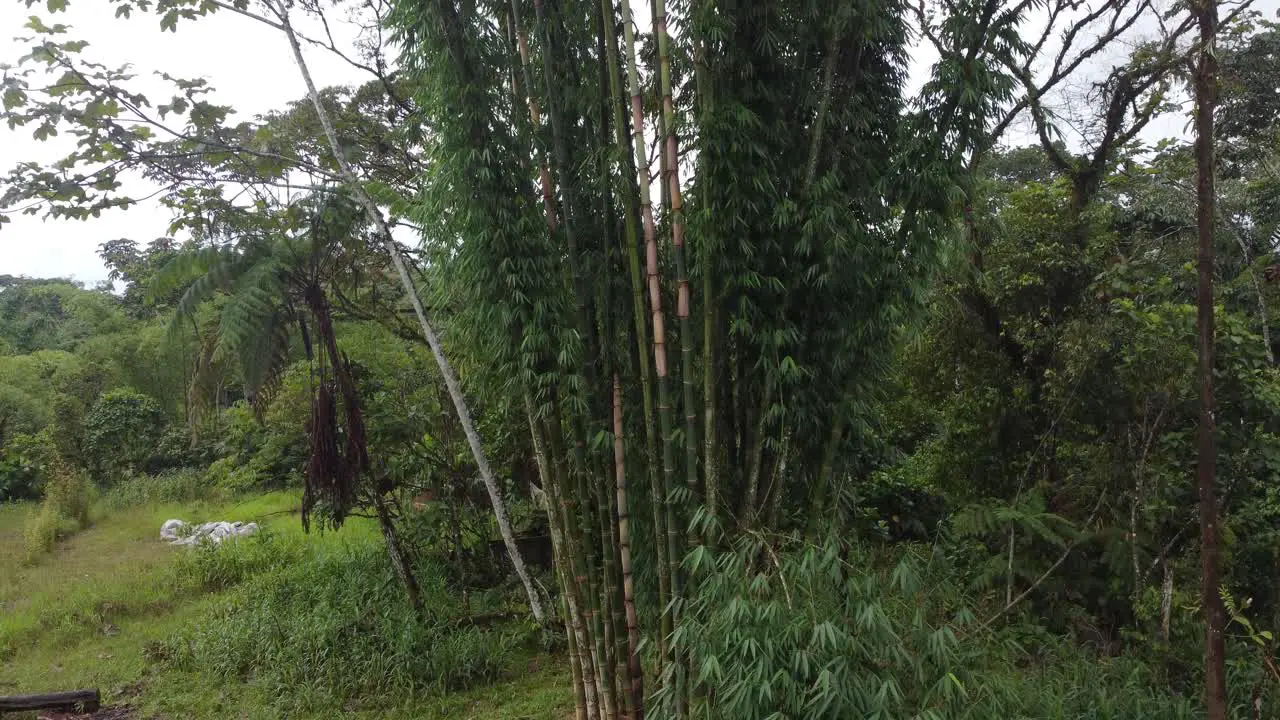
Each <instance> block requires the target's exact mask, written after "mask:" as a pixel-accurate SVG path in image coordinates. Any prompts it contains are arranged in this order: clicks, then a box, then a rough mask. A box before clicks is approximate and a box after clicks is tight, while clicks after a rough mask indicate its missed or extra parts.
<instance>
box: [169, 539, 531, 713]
mask: <svg viewBox="0 0 1280 720" xmlns="http://www.w3.org/2000/svg"><path fill="white" fill-rule="evenodd" d="M416 569H417V572H418V577H419V580H420V583H421V585H422V594H423V600H424V605H425V607H426V608H427V610H426V617H424V618H421V619H419V618H418V617H416V616H415V614H414V613H413V611H412V610H411V609H410V607H409V605H408V602H407V601H406V599H405V596H404V591H403V589H402V587H401V586H400V584H399V583H398V581H397V579H396V577H395V575H394V573H393V572H392V570H391V567H390V563H389V562H388V561H387V558H386V555H385V553H384V551H383V549H382V548H381V547H380V546H379V545H378V544H376V543H370V542H360V543H356V542H340V543H327V544H324V545H317V544H314V543H309V542H308V539H307V538H301V537H297V536H294V537H287V536H280V535H276V534H272V533H263V534H261V535H259V536H255V537H252V538H246V539H243V540H240V541H238V542H236V543H234V544H230V545H223V546H211V547H203V548H197V549H195V550H194V551H193V552H190V553H188V554H186V555H185V556H183V557H182V558H181V560H180V561H179V563H178V567H177V572H178V576H179V578H181V581H182V582H184V583H186V584H188V585H189V586H190V587H192V588H201V589H204V590H206V591H217V590H225V589H228V588H234V592H231V593H229V594H227V595H226V597H225V601H224V602H222V603H220V604H219V605H218V606H217V607H216V609H215V610H214V611H213V612H212V613H211V614H210V615H209V616H207V617H206V618H205V619H204V620H202V621H201V622H200V623H198V624H196V625H195V626H194V627H191V628H189V629H187V630H184V631H182V632H179V633H177V634H175V635H174V636H172V637H171V638H169V640H168V641H166V642H164V643H161V644H159V645H157V646H155V647H153V648H152V649H151V654H152V655H153V657H154V658H155V659H156V660H157V661H159V662H160V663H161V664H162V665H163V666H164V667H166V668H167V669H171V670H175V671H180V672H199V673H201V674H202V675H206V676H212V677H216V678H219V679H221V680H223V681H225V682H234V683H241V682H247V683H250V684H252V685H253V686H254V687H255V689H257V690H260V691H264V692H265V694H266V695H267V696H269V697H273V698H275V699H276V700H275V701H276V703H277V704H278V706H279V707H278V709H279V710H280V711H281V712H282V713H284V714H288V713H291V712H317V711H321V710H324V709H336V708H349V707H350V706H351V705H352V704H353V703H355V704H359V705H367V704H371V703H372V704H378V703H383V702H385V703H391V702H394V701H396V700H397V699H403V698H405V697H411V696H414V695H420V694H426V693H437V692H445V691H454V690H460V689H464V688H470V687H473V686H476V685H479V684H482V683H487V682H491V681H493V680H495V679H497V678H498V677H499V676H500V675H502V674H503V672H504V671H505V670H506V669H507V668H508V667H509V666H511V664H512V661H513V660H514V659H515V657H516V651H517V650H518V649H520V648H521V647H524V646H526V645H528V644H529V643H530V642H531V641H532V640H533V639H535V638H536V633H535V632H533V631H532V629H531V628H528V627H526V626H524V625H522V624H519V623H516V624H511V623H506V624H503V623H498V624H494V625H491V626H489V627H479V626H476V625H473V624H471V623H469V622H467V621H465V620H464V617H465V615H466V611H465V609H464V607H463V606H462V604H461V602H460V601H459V599H458V594H457V593H455V592H454V591H453V590H452V589H451V588H449V587H448V586H447V585H446V584H445V581H444V574H443V573H442V572H441V571H440V568H438V567H437V566H436V565H435V563H433V562H431V561H430V560H426V561H422V562H419V564H418V566H417V568H416ZM471 600H472V603H473V605H475V606H476V609H482V608H483V605H476V603H477V602H479V603H483V602H484V599H483V598H480V599H479V601H477V598H476V597H474V596H473V597H472V599H471Z"/></svg>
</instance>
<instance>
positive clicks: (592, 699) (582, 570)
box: [544, 398, 601, 720]
mask: <svg viewBox="0 0 1280 720" xmlns="http://www.w3.org/2000/svg"><path fill="white" fill-rule="evenodd" d="M551 407H552V417H551V418H549V419H548V420H547V422H546V426H547V427H546V430H545V431H544V432H545V435H546V437H547V438H548V439H549V441H550V442H549V445H550V448H549V449H550V451H551V452H550V455H551V458H552V467H553V469H554V473H553V475H552V477H554V478H555V483H554V484H553V485H552V487H553V488H555V493H556V497H557V499H558V500H559V503H560V511H561V513H562V514H563V517H564V521H565V540H566V542H565V545H566V549H567V550H569V554H570V560H571V562H572V563H573V574H574V577H573V580H574V581H573V582H572V583H569V584H568V585H567V587H566V589H567V590H569V600H570V604H571V607H570V612H571V614H574V616H575V617H578V618H579V621H578V622H577V623H576V624H575V627H574V633H575V635H576V637H577V642H578V651H579V654H580V655H582V656H583V659H582V662H581V666H582V686H583V691H584V694H585V702H586V706H587V718H588V720H598V719H599V717H600V710H601V706H600V696H599V693H598V685H597V678H596V671H595V669H596V667H597V666H598V660H597V658H598V653H596V652H595V650H593V649H592V648H594V647H595V642H594V641H593V640H592V636H594V637H595V638H598V637H599V631H598V629H597V624H596V611H597V610H596V605H595V598H594V594H593V592H592V588H591V581H590V574H589V572H590V571H589V564H588V562H587V558H586V553H585V552H584V551H583V548H584V546H587V541H586V538H585V536H584V534H583V532H582V530H581V528H580V527H579V523H578V510H577V508H578V500H577V498H576V497H575V496H576V493H575V492H573V490H572V488H570V486H569V474H570V472H569V470H568V469H567V468H566V467H565V451H564V443H563V442H562V441H561V440H560V438H561V433H562V432H563V431H562V429H561V425H562V423H561V420H560V410H559V401H558V400H556V399H554V398H553V399H552V403H551ZM574 603H576V604H577V609H576V610H575V609H574V608H573V604H574ZM584 621H585V622H584ZM587 653H591V655H590V656H588V655H587Z"/></svg>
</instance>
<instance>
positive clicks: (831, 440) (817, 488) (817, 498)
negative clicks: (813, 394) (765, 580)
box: [808, 414, 844, 541]
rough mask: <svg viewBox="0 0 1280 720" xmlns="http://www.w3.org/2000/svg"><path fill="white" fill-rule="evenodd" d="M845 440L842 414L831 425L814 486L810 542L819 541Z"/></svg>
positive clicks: (811, 504)
mask: <svg viewBox="0 0 1280 720" xmlns="http://www.w3.org/2000/svg"><path fill="white" fill-rule="evenodd" d="M843 438H844V415H843V414H841V415H840V416H839V417H838V418H837V419H836V421H835V422H833V423H831V435H830V436H829V437H828V438H827V444H826V447H824V448H823V449H822V465H821V467H819V468H818V477H817V480H816V481H815V482H814V484H813V499H812V501H811V502H810V504H809V530H808V535H809V539H810V540H815V541H816V540H817V538H818V531H819V529H820V528H821V526H822V520H823V518H824V517H825V516H826V513H827V493H828V492H829V489H830V487H831V472H832V466H833V465H834V464H835V458H836V451H837V450H838V449H839V448H840V441H841V440H842V439H843Z"/></svg>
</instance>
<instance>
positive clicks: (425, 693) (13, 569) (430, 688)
mask: <svg viewBox="0 0 1280 720" xmlns="http://www.w3.org/2000/svg"><path fill="white" fill-rule="evenodd" d="M296 505H297V497H296V495H294V494H286V493H275V494H270V495H264V496H258V497H254V498H251V499H248V500H240V501H230V502H222V503H216V502H187V503H165V504H154V505H145V506H141V507H130V508H126V509H115V510H110V511H100V512H99V513H96V514H95V516H94V519H93V524H92V525H91V526H90V527H89V528H88V529H86V530H84V531H82V532H80V533H78V534H76V535H74V536H72V537H70V538H68V539H66V540H64V541H62V542H60V543H58V545H57V546H56V547H55V548H54V550H53V552H52V553H50V554H48V555H46V556H44V557H42V558H40V559H39V561H38V562H36V563H35V564H27V563H26V561H25V554H24V552H23V547H22V524H23V521H24V520H25V518H26V514H27V512H29V510H30V509H31V507H32V506H30V505H28V506H20V505H8V506H0V694H5V695H8V694H22V693H34V692H47V691H52V690H65V689H72V688H82V687H97V688H99V689H100V690H101V691H102V694H103V698H104V701H105V702H106V703H108V704H117V705H118V704H127V705H129V706H131V707H133V708H135V709H136V710H137V712H138V714H139V716H140V717H193V718H203V717H208V718H222V717H243V718H258V717H261V718H277V717H282V716H284V715H282V708H284V707H285V706H287V707H288V711H287V712H285V713H284V714H287V716H289V717H304V718H305V717H315V718H321V717H332V716H333V715H334V714H335V712H343V713H344V714H347V713H353V714H354V716H356V717H369V718H375V717H392V716H394V717H432V718H434V717H441V718H444V717H449V718H473V717H474V718H482V717H483V718H499V719H502V720H508V719H509V720H514V719H515V718H557V717H560V718H562V717H566V716H567V715H569V714H570V713H571V712H572V693H571V692H570V690H569V679H568V669H567V666H566V665H564V663H563V662H562V661H561V660H560V659H559V658H557V657H555V656H541V655H539V654H538V651H537V649H536V647H533V645H532V644H530V643H524V644H520V643H515V644H513V646H512V652H511V653H510V654H509V655H503V656H501V657H494V658H490V659H489V661H490V665H488V666H485V667H483V668H480V669H479V670H477V674H476V675H475V676H474V682H470V681H469V682H466V683H464V684H463V686H465V687H466V688H467V689H464V690H461V691H458V692H444V691H443V688H441V687H439V686H438V685H433V684H432V683H430V682H423V684H422V686H421V687H415V686H414V684H413V682H412V678H403V677H402V678H399V679H398V680H396V681H395V682H392V681H390V680H388V681H387V682H384V683H381V684H378V683H377V682H373V681H371V682H372V685H371V687H372V686H373V685H377V687H379V688H380V691H378V692H368V693H364V692H362V691H361V687H362V686H352V687H351V688H349V690H350V691H351V692H350V693H346V694H343V693H335V692H333V690H332V687H333V682H332V680H333V675H334V672H333V670H332V669H330V670H329V671H328V673H329V674H327V675H325V674H322V673H319V672H318V671H312V670H311V669H310V668H311V667H312V666H310V665H308V664H307V663H308V662H310V661H311V660H313V659H314V658H299V661H300V668H297V669H294V671H293V672H294V674H293V675H283V674H272V673H270V672H264V668H263V667H259V666H252V663H253V662H256V660H255V658H256V656H257V655H259V654H261V655H262V657H264V658H265V657H267V653H268V652H271V651H274V652H276V653H277V655H276V656H275V657H273V658H272V659H271V662H274V663H281V662H288V660H289V658H288V657H287V655H281V654H280V653H285V654H287V653H289V652H299V648H307V647H309V646H307V645H306V644H305V642H304V640H305V638H296V637H295V636H297V635H299V633H297V632H287V633H285V636H286V637H285V638H284V640H289V641H293V640H297V642H293V644H289V643H288V642H276V644H274V645H273V644H271V643H269V642H265V641H264V642H263V643H262V644H261V647H260V648H259V647H258V646H255V645H253V644H252V643H253V642H254V640H255V638H256V637H257V633H259V632H260V630H259V629H257V628H253V627H250V625H251V624H252V623H253V622H256V621H258V620H259V619H260V618H272V617H277V616H279V615H280V613H282V612H287V613H296V612H300V610H299V608H306V607H307V603H312V604H314V605H315V608H316V610H315V612H316V615H315V617H316V618H331V619H332V622H330V623H328V624H327V627H326V628H325V629H324V632H328V633H329V635H324V634H323V632H321V631H320V630H317V633H316V634H315V635H314V636H313V637H311V638H310V639H311V640H312V641H314V647H312V649H314V650H317V651H318V650H319V648H321V647H324V645H325V644H326V643H331V642H332V641H333V638H334V637H344V636H343V635H342V633H346V632H350V631H352V629H353V628H359V629H361V631H362V632H363V631H365V630H367V628H366V625H367V624H368V619H367V618H366V617H364V616H363V615H361V613H364V612H365V610H363V609H362V608H365V607H368V608H369V609H368V612H369V613H373V614H374V615H377V614H378V613H379V612H381V613H382V614H383V615H385V614H386V613H385V611H382V610H378V608H384V607H385V606H386V603H385V601H383V604H382V605H379V604H378V603H377V602H374V601H372V600H369V599H368V598H367V597H366V596H365V595H360V594H355V595H351V596H350V597H347V596H343V594H342V593H341V592H338V591H337V590H335V589H334V588H335V587H338V586H339V585H340V583H341V582H342V581H343V579H342V578H337V579H336V580H335V583H333V584H331V585H332V586H331V587H329V588H327V589H324V590H322V591H321V592H319V593H316V595H315V596H314V597H306V596H305V595H304V594H303V593H302V592H300V591H299V589H298V588H299V587H301V580H303V579H306V580H307V581H308V582H309V581H310V580H311V579H312V577H314V575H315V574H316V573H319V572H320V571H319V570H315V569H313V570H308V569H307V568H309V567H310V566H311V565H312V564H314V563H320V564H321V565H324V563H326V562H327V563H329V564H328V565H324V568H325V570H327V571H332V570H334V569H336V568H338V567H339V566H338V565H335V564H334V563H337V562H338V561H339V559H341V558H343V557H347V555H344V553H346V554H350V553H356V552H359V553H363V555H361V556H360V557H364V558H373V559H378V557H379V556H377V554H376V553H375V552H374V547H375V545H376V547H378V548H380V543H381V537H380V534H379V533H378V532H377V529H376V527H375V526H374V525H373V523H371V522H368V521H365V520H362V519H359V518H354V519H352V521H351V522H349V523H348V525H347V526H345V527H344V528H343V529H342V530H341V531H336V532H335V531H328V532H324V533H312V534H311V535H309V536H306V537H303V534H302V530H301V528H300V524H299V522H298V518H297V516H296V514H295V513H294V510H295V509H296ZM175 517H176V518H182V519H184V520H188V521H205V520H220V519H225V520H243V521H251V520H252V521H256V522H259V523H260V524H261V525H263V527H264V538H265V539H264V541H262V542H258V543H257V544H258V545H259V546H263V547H266V546H272V547H274V546H278V548H279V549H278V550H275V551H272V553H274V554H272V553H258V551H257V550H252V549H251V547H252V546H249V545H246V546H245V551H246V552H244V553H223V554H219V553H216V552H215V553H205V552H204V551H203V550H196V551H192V550H191V549H188V548H175V547H170V546H169V545H167V544H166V543H164V542H163V541H161V540H160V539H159V528H160V525H161V524H162V523H163V522H164V520H166V519H169V518H175ZM267 541H269V542H267ZM239 542H241V543H248V542H253V541H252V540H244V541H239ZM242 555H243V556H244V557H243V558H242V557H241V556H242ZM228 558H234V559H231V560H228ZM290 568H292V570H290ZM289 572H293V573H294V576H295V577H296V578H298V580H299V582H295V583H294V585H293V586H290V585H289V583H288V581H287V580H280V581H279V582H275V581H273V580H272V578H273V577H274V576H276V575H280V577H283V578H287V577H289ZM298 573H302V574H298ZM308 573H310V575H308ZM351 579H352V580H359V579H361V578H351ZM379 591H380V592H383V593H394V592H398V588H395V587H391V588H386V587H383V588H381V589H379ZM325 593H329V594H331V595H333V597H323V595H324V594H325ZM268 596H270V597H271V598H275V600H274V601H278V602H280V603H284V604H283V605H281V606H280V607H279V608H268V610H269V611H270V612H267V611H260V610H256V609H254V607H252V602H253V601H255V599H256V600H262V601H263V602H265V600H264V598H267V597H268ZM339 596H342V597H339ZM344 598H345V599H344ZM447 600H448V597H447V596H446V595H441V596H440V600H439V602H440V604H442V605H443V604H445V602H446V601H447ZM474 600H475V596H473V601H474ZM359 603H365V605H360V604H359ZM352 608H356V610H354V611H353V610H352ZM255 612H257V613H258V614H257V615H255V614H253V613H255ZM264 613H266V614H264ZM271 613H276V615H272V614H271ZM357 615H359V617H357ZM344 617H346V618H347V619H346V620H344ZM344 623H345V625H344ZM309 624H314V623H309ZM226 628H238V629H239V630H240V631H242V632H241V633H240V635H239V636H238V637H239V642H241V643H242V644H241V646H240V647H239V648H238V650H237V653H238V654H233V655H234V657H235V658H238V660H237V661H238V662H239V663H240V665H239V666H236V667H222V668H220V669H218V670H212V669H210V668H209V666H208V665H207V663H206V662H205V660H203V659H202V658H206V657H209V656H210V654H211V653H213V652H222V651H223V650H224V649H225V648H224V647H223V646H217V647H208V648H204V652H205V654H204V655H201V654H200V652H201V646H200V645H199V644H198V643H195V642H194V640H195V639H199V638H204V639H205V640H209V639H210V638H214V639H217V640H218V641H219V642H222V641H223V638H222V636H223V635H227V634H228V633H227V632H226V630H225V629H226ZM515 636H516V637H519V633H518V631H517V632H516V635H515ZM433 638H434V636H430V637H427V638H425V639H424V638H418V642H419V645H410V646H406V648H407V650H409V651H412V652H411V653H410V654H406V655H404V657H410V656H412V655H413V654H421V651H420V648H421V647H423V646H422V645H421V643H422V642H430V641H432V639H433ZM442 638H443V639H444V640H450V641H452V640H454V639H456V638H453V636H448V637H444V636H442ZM464 640H465V638H464ZM227 642H231V640H230V639H228V640H227ZM468 642H470V641H469V640H468ZM184 647H190V648H194V649H193V650H192V651H191V652H192V653H193V655H192V656H191V657H189V658H187V660H188V662H186V663H184V662H182V661H180V660H179V659H177V658H176V656H175V649H180V648H184ZM483 647H484V646H476V647H475V648H473V647H472V646H471V645H465V646H460V647H459V648H456V649H455V650H456V651H457V652H459V653H463V654H465V653H467V652H471V651H472V650H473V649H483ZM447 650H448V649H447V648H445V647H441V649H440V652H441V653H446V651H447ZM364 652H365V654H364V655H362V656H360V657H361V658H363V661H365V662H366V663H368V664H367V666H364V667H363V672H365V674H366V676H367V677H368V676H370V675H371V674H372V675H373V676H374V677H373V680H374V681H376V680H377V677H376V674H378V673H381V672H382V671H381V670H380V669H379V666H378V665H376V661H377V659H378V658H377V654H378V652H380V650H379V646H378V645H376V644H367V646H365V647H364ZM198 659H199V660H200V662H192V661H193V660H198ZM437 660H438V663H437V664H440V665H448V666H455V665H458V664H459V662H458V661H457V660H455V659H454V658H453V656H450V655H448V654H447V653H446V654H444V655H441V656H440V657H439V658H437ZM493 663H500V666H498V665H493ZM391 671H392V668H388V669H387V671H386V672H388V673H390V672H391ZM464 678H465V676H464ZM285 682H289V683H294V684H293V685H284V684H282V683H285ZM273 683H274V684H273ZM343 689H348V688H343ZM282 703H283V705H282Z"/></svg>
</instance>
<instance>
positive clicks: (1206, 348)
mask: <svg viewBox="0 0 1280 720" xmlns="http://www.w3.org/2000/svg"><path fill="white" fill-rule="evenodd" d="M1191 13H1192V15H1193V16H1194V17H1195V19H1196V24H1197V25H1198V26H1199V29H1200V39H1199V47H1198V48H1197V49H1196V66H1195V73H1194V83H1193V84H1194V88H1195V102H1196V108H1195V124H1196V141H1195V156H1196V235H1197V239H1198V242H1199V256H1198V261H1197V275H1198V282H1197V283H1196V327H1197V331H1198V332H1197V336H1198V349H1199V362H1198V366H1197V370H1196V377H1197V378H1198V379H1199V385H1200V426H1199V428H1198V429H1197V437H1196V440H1197V442H1196V444H1197V459H1196V484H1197V486H1198V488H1199V495H1200V498H1199V499H1200V602H1201V604H1202V605H1203V606H1204V619H1205V644H1204V695H1205V717H1207V718H1209V720H1226V718H1227V674H1226V641H1225V638H1224V636H1223V631H1224V630H1225V628H1226V621H1227V618H1226V609H1225V608H1224V607H1223V603H1222V596H1221V595H1220V594H1219V592H1218V586H1219V584H1220V583H1221V577H1222V549H1221V547H1220V544H1219V536H1220V531H1219V528H1218V497H1217V474H1216V471H1217V460H1218V448H1217V444H1216V439H1215V437H1214V401H1213V366H1214V344H1213V261H1214V257H1213V255H1214V211H1215V205H1216V198H1215V197H1214V157H1213V156H1214V152H1213V112H1214V105H1215V103H1216V101H1217V94H1218V60H1217V58H1216V57H1215V54H1214V53H1215V48H1214V42H1213V40H1214V35H1215V34H1216V33H1217V31H1218V27H1217V26H1218V7H1217V0H1194V2H1192V3H1191Z"/></svg>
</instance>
